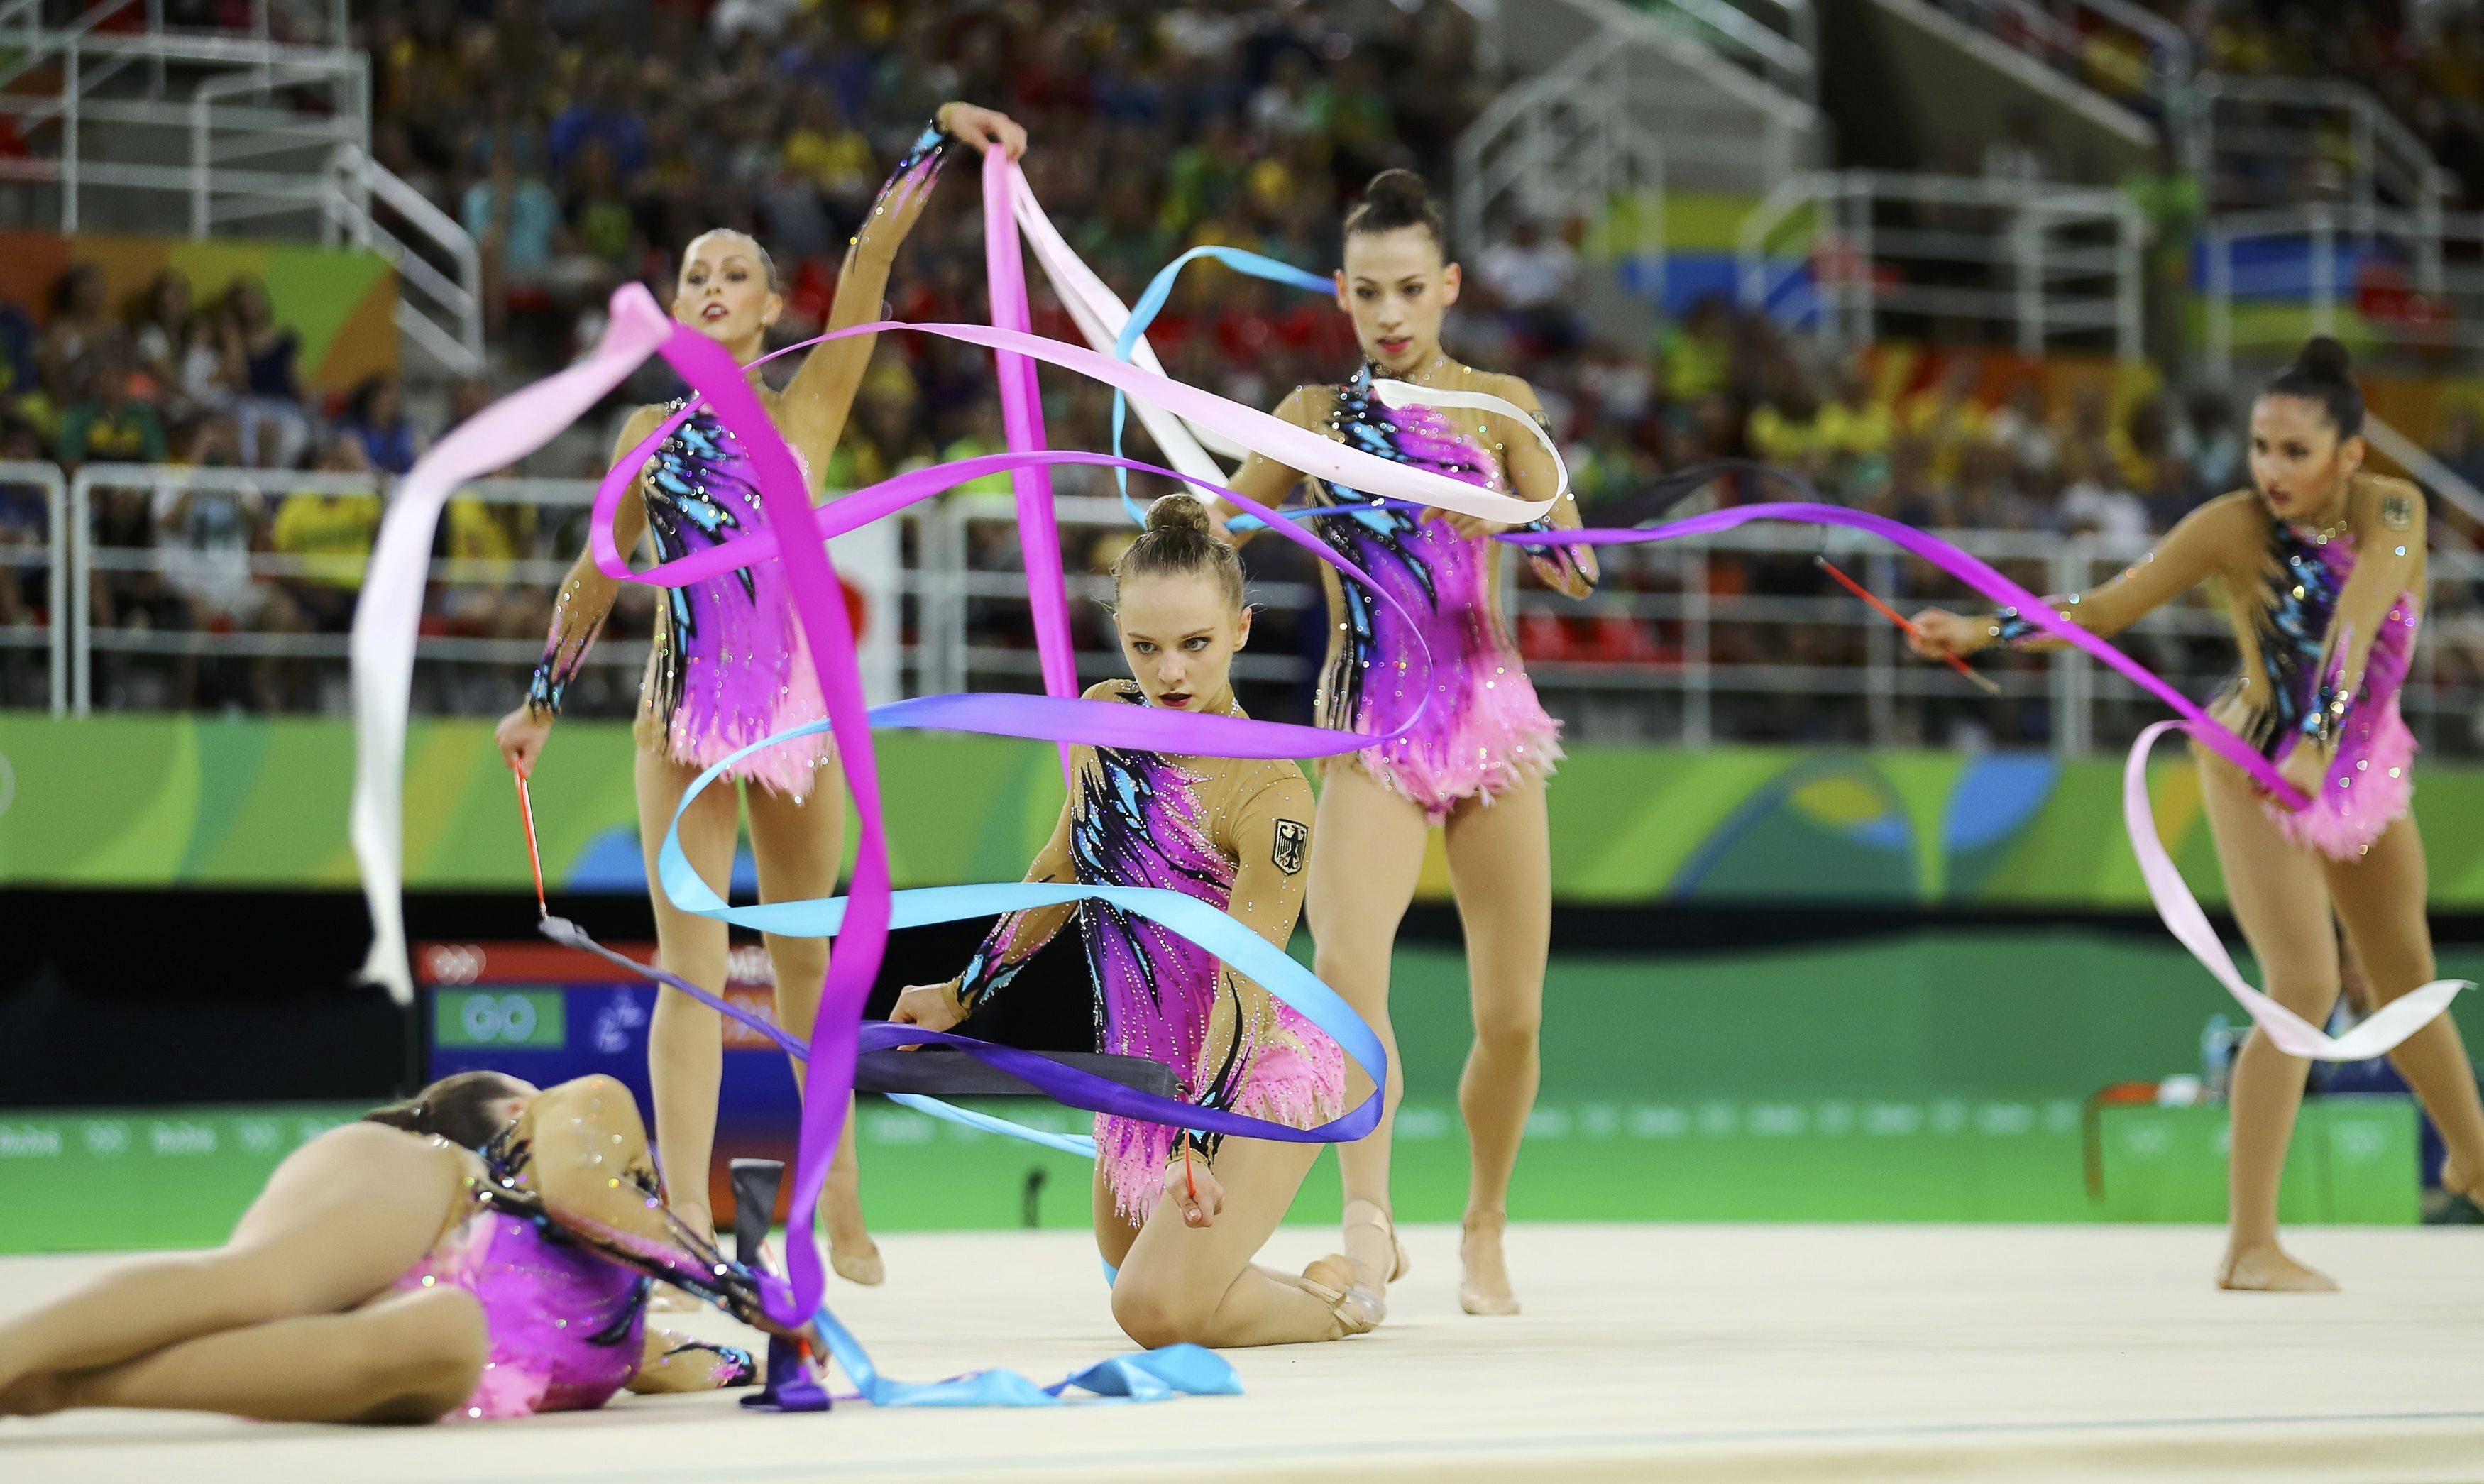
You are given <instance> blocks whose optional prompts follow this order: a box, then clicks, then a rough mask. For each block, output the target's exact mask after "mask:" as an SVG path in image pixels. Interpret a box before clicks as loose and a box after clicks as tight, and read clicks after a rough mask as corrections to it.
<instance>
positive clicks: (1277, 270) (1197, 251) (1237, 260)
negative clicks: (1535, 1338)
mask: <svg viewBox="0 0 2484 1484" xmlns="http://www.w3.org/2000/svg"><path fill="white" fill-rule="evenodd" d="M1202 257H1213V258H1215V259H1216V260H1217V261H1218V262H1221V263H1223V264H1224V265H1225V266H1227V267H1229V268H1230V269H1232V270H1233V271H1234V272H1236V273H1243V274H1248V275H1250V276H1251V277H1252V278H1255V279H1266V280H1268V281H1269V282H1270V283H1287V284H1291V285H1292V286H1294V287H1296V288H1306V289H1309V290H1310V291H1311V292H1312V293H1315V294H1324V293H1329V292H1332V291H1333V290H1334V289H1335V288H1336V287H1337V285H1336V283H1333V282H1332V281H1330V280H1328V279H1324V278H1321V277H1320V276H1319V275H1318V274H1316V273H1307V272H1305V271H1304V270H1302V269H1300V268H1297V267H1295V266H1294V265H1293V264H1292V263H1289V262H1283V261H1280V260H1278V259H1277V258H1274V257H1269V256H1264V255H1262V254H1258V253H1247V252H1244V251H1243V250H1242V249H1240V248H1229V247H1195V248H1192V249H1191V250H1190V251H1189V252H1187V253H1184V254H1182V255H1181V256H1179V257H1176V258H1175V259H1174V260H1173V261H1171V262H1169V263H1167V264H1165V265H1164V266H1163V267H1162V268H1159V269H1157V270H1156V276H1155V277H1154V278H1152V279H1149V280H1148V287H1147V292H1145V293H1143V294H1141V295H1139V302H1138V303H1137V304H1135V305H1132V306H1131V307H1130V317H1129V318H1128V319H1127V320H1125V321H1123V322H1122V325H1121V335H1120V337H1118V338H1116V339H1115V340H1114V341H1113V359H1114V360H1116V361H1129V360H1131V359H1132V357H1133V356H1134V355H1135V354H1136V353H1137V349H1138V343H1139V337H1141V336H1143V335H1145V334H1147V333H1148V326H1149V325H1152V324H1154V323H1155V322H1156V316H1157V315H1158V314H1161V313H1163V312H1164V307H1165V302H1166V301H1167V300H1169V299H1171V298H1172V297H1173V285H1174V281H1175V279H1178V278H1180V277H1181V270H1182V269H1184V268H1186V267H1188V266H1189V265H1190V264H1192V263H1194V262H1196V261H1198V260H1199V259H1200V258H1202ZM1129 410H1130V399H1129V395H1128V393H1126V392H1123V391H1120V390H1119V389H1118V388H1117V389H1115V391H1114V392H1113V451H1114V452H1115V453H1116V454H1118V453H1120V452H1121V430H1122V428H1123V426H1124V425H1125V424H1126V423H1127V421H1128V418H1129ZM1113 484H1114V487H1115V488H1116V489H1118V490H1120V491H1121V508H1123V509H1125V510H1127V511H1129V513H1130V519H1131V520H1133V521H1136V522H1137V523H1138V524H1140V525H1141V526H1145V525H1146V524H1148V513H1147V511H1145V510H1143V509H1141V508H1140V506H1139V502H1138V501H1137V500H1135V499H1131V498H1130V474H1129V471H1127V470H1124V469H1116V470H1114V471H1113ZM1243 519H1245V520H1248V519H1249V517H1247V516H1246V517H1244V518H1243ZM1255 524H1256V523H1255Z"/></svg>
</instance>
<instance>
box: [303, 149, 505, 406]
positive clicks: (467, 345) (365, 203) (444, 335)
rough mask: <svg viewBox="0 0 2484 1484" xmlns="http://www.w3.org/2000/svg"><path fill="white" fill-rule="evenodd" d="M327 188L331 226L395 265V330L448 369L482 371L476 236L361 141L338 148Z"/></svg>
mask: <svg viewBox="0 0 2484 1484" xmlns="http://www.w3.org/2000/svg"><path fill="white" fill-rule="evenodd" d="M328 185H329V189H328V193H327V197H326V211H327V218H328V220H329V221H330V222H331V223H333V224H334V226H335V229H336V230H337V231H338V233H340V234H341V235H342V236H343V238H344V240H345V241H347V242H350V243H351V244H352V245H353V246H355V247H359V248H366V249H368V250H370V251H372V252H376V253H378V254H379V255H380V256H382V257H385V258H387V259H388V261H389V263H390V265H391V266H392V267H393V268H395V269H396V277H397V300H396V327H397V329H398V331H399V332H400V333H402V334H403V335H404V336H405V337H406V338H407V339H408V340H409V341H411V342H412V343H413V344H415V345H416V346H418V347H419V348H420V349H421V350H422V351H423V352H424V354H426V355H428V356H430V357H431V358H432V359H433V360H434V361H436V362H438V363H439V364H441V365H442V366H444V367H446V369H448V370H449V371H451V372H453V373H455V374H457V375H461V376H471V375H474V374H477V373H479V372H480V371H481V370H482V369H483V364H484V363H483V259H482V254H481V252H480V251H479V250H478V249H477V248H476V247H475V245H474V239H473V237H472V236H470V235H468V233H467V231H466V229H465V228H464V227H462V226H460V225H458V223H457V222H456V221H455V220H454V219H453V218H451V217H450V216H449V215H448V214H447V213H446V212H445V211H443V210H441V209H440V208H439V207H438V206H435V205H433V204H432V203H431V202H430V201H429V200H428V199H427V198H426V197H424V196H423V194H422V193H421V192H420V191H418V190H416V189H415V188H414V187H413V186H411V185H408V184H407V183H406V182H405V181H404V180H403V179H402V178H400V177H399V176H397V175H394V174H392V172H390V171H389V170H388V169H387V167H385V166H383V165H381V164H380V163H379V162H378V161H376V160H374V159H372V158H371V157H370V155H369V154H368V153H366V152H365V150H364V149H363V148H362V147H361V146H359V145H339V146H338V148H337V150H336V152H335V154H334V155H333V156H331V158H330V162H329V177H328ZM383 212H384V213H385V216H386V220H385V221H384V220H383ZM391 221H392V222H394V223H397V224H399V225H400V226H401V227H402V228H403V229H404V230H403V231H402V232H400V231H398V230H396V229H392V227H390V226H389V225H387V223H388V222H391Z"/></svg>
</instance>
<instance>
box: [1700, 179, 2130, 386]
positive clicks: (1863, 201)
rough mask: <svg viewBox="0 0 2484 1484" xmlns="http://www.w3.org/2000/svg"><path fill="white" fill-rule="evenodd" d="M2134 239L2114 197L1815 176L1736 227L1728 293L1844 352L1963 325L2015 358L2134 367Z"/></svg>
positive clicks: (1795, 182)
mask: <svg viewBox="0 0 2484 1484" xmlns="http://www.w3.org/2000/svg"><path fill="white" fill-rule="evenodd" d="M2146 230H2147V226H2146V221H2145V219H2144V217H2143V216H2142V214H2141V212H2140V209H2139V206H2138V204H2137V202H2133V201H2132V200H2131V199H2130V198H2129V197H2128V196H2125V195H2123V194H2122V193H2121V192H2120V191H2109V190H2096V189H2086V188H2079V187H2066V186H2056V185H2047V184H2043V183H2040V182H2039V183H2032V184H2031V183H2028V182H2023V181H2012V180H1997V179H1988V178H1985V177H1982V176H1970V175H1910V174H1904V173H1901V172H1895V171H1873V170H1848V171H1835V172H1821V173H1817V174H1813V175H1797V176H1796V177H1795V178H1793V179H1791V180H1788V181H1786V182H1785V183H1784V184H1783V185H1780V186H1778V187H1777V189H1776V190H1775V191H1773V192H1771V193H1770V194H1769V198H1768V200H1766V201H1765V202H1762V203H1761V204H1760V207H1759V209H1757V210H1756V211H1754V212H1752V213H1751V215H1750V216H1749V217H1748V218H1747V219H1745V221H1744V222H1743V224H1742V234H1741V239H1740V241H1739V242H1738V244H1737V251H1736V256H1737V259H1738V280H1739V282H1738V289H1739V297H1740V299H1741V300H1742V304H1743V305H1744V306H1745V307H1747V308H1750V309H1754V310H1764V311H1766V312H1769V313H1771V314H1774V315H1776V316H1777V317H1779V318H1781V319H1786V320H1790V321H1792V322H1794V323H1796V324H1797V325H1801V326H1807V327H1808V328H1810V329H1811V330H1812V331H1814V332H1815V333H1816V334H1818V335H1819V336H1820V337H1823V339H1831V340H1837V341H1842V342H1845V343H1849V344H1861V343H1864V342H1867V341H1870V340H1875V339H1879V338H1882V337H1890V336H1898V337H1906V336H1912V337H1922V336H1923V333H1924V328H1925V326H1926V325H1927V324H1928V323H1930V322H1932V321H1946V322H1951V323H1956V322H1958V321H1965V322H1968V323H1970V324H1977V325H1981V326H1983V327H1985V328H1986V329H1987V330H1998V331H2000V332H2002V333H2003V334H2004V336H2005V337H2006V338H2007V339H2008V340H2009V341H2010V342H2011V343H2012V344H2014V345H2015V346H2016V347H2017V348H2018V349H2019V350H2021V351H2023V352H2026V353H2028V354H2040V353H2042V352H2044V351H2046V350H2049V349H2053V348H2056V347H2057V346H2058V347H2070V346H2078V345H2086V346H2088V347H2090V348H2094V347H2097V346H2102V347H2103V348H2106V349H2110V350H2111V351H2112V352H2113V353H2114V354H2116V355H2118V356H2123V357H2135V356H2137V355H2139V354H2140V352H2141V332H2142V322H2143V314H2142V292H2143V288H2144V285H2145V278H2144V274H2143V267H2142V260H2141V249H2142V247H2143V245H2144V243H2145V241H2146ZM1893 322H1894V323H1893Z"/></svg>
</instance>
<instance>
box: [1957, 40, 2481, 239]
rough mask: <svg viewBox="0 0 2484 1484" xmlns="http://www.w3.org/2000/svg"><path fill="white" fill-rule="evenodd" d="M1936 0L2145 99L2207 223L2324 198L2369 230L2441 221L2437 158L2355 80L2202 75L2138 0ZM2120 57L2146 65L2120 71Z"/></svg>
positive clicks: (2103, 84)
mask: <svg viewBox="0 0 2484 1484" xmlns="http://www.w3.org/2000/svg"><path fill="white" fill-rule="evenodd" d="M1935 3H1937V4H1938V6H1939V8H1940V9H1941V10H1943V11H1944V12H1946V13H1949V14H1951V15H1953V16H1955V17H1957V18H1958V19H1960V20H1963V21H1966V22H1967V23H1969V24H1971V25H1974V26H1976V27H1978V28H1979V29H1981V30H1982V31H1984V32H1985V33H1986V34H1987V35H1990V36H1992V37H1994V38H1995V39H1996V40H2000V41H2002V42H2003V43H2004V44H2007V45H2009V46H2011V47H2012V48H2013V49H2015V50H2017V51H2019V52H2021V53H2023V54H2025V55H2027V56H2030V57H2033V58H2035V59H2036V60H2038V61H2039V62H2041V63H2043V64H2044V65H2045V66H2046V67H2048V68H2050V69H2051V70H2053V71H2054V72H2056V73H2058V74H2061V75H2063V76H2065V77H2066V78H2068V79H2070V80H2071V81H2073V82H2077V83H2079V84H2081V85H2082V86H2085V87H2088V88H2091V89H2095V90H2097V91H2099V92H2102V93H2103V94H2106V95H2107V96H2108V97H2112V96H2113V95H2114V94H2117V93H2120V94H2125V95H2127V94H2138V95H2140V96H2142V97H2144V98H2145V99H2146V100H2147V102H2148V104H2149V105H2150V111H2151V112H2152V113H2153V114H2154V116H2155V119H2156V121H2157V123H2158V124H2159V125H2160V126H2161V127H2163V128H2164V129H2165V130H2166V131H2167V132H2168V135H2169V137H2171V138H2172V139H2174V141H2175V142H2176V143H2177V145H2178V146H2179V147H2180V148H2181V151H2182V157H2183V160H2184V163H2185V165H2186V166H2187V168H2188V169H2189V170H2190V171H2191V172H2192V174H2194V175H2197V176H2199V177H2200V179H2201V180H2202V181H2203V182H2205V183H2206V186H2207V190H2208V208H2209V211H2210V213H2211V214H2212V215H2214V214H2215V213H2218V212H2224V211H2234V210H2257V209H2263V208H2269V207H2276V206H2281V205H2288V204H2295V203H2300V202H2305V201H2307V200H2326V201H2327V202H2330V203H2332V204H2335V205H2336V206H2338V207H2340V208H2341V209H2343V210H2345V211H2347V212H2349V213H2354V214H2356V215H2357V217H2358V220H2359V224H2360V223H2362V222H2364V221H2367V220H2368V217H2369V216H2370V215H2371V214H2373V213H2379V212H2385V211H2388V210H2390V209H2391V208H2397V209H2401V210H2408V211H2414V212H2417V213H2418V214H2419V215H2424V216H2432V215H2437V214H2438V213H2439V212H2440V211H2441V209H2442V207H2443V204H2444V202H2445V201H2446V200H2447V199H2448V197H2449V195H2450V194H2451V192H2452V186H2451V183H2450V180H2449V177H2448V175H2447V174H2446V172H2444V170H2443V169H2442V167H2441V164H2440V162H2439V161H2437V160H2436V159H2435V158H2434V157H2433V154H2432V151H2431V149H2430V148H2428V147H2427V146H2426V145H2425V144H2424V143H2423V141H2422V140H2421V139H2419V138H2417V136H2416V134H2415V132H2414V131H2413V130H2412V129H2410V128H2408V127H2407V125H2406V124H2405V122H2404V121H2401V120H2400V119H2398V118H2397V116H2396V115H2394V114H2392V113H2390V111H2389V109H2388V108H2386V107H2385V106H2383V105H2382V103H2381V101H2380V99H2379V98H2377V97H2375V96H2373V95H2372V93H2371V91H2370V90H2369V89H2367V88H2365V87H2363V85H2361V84H2360V83H2354V82H2349V81H2347V80H2345V79H2343V78H2337V77H2275V76H2257V75H2246V74H2240V73H2232V72H2218V71H2203V70H2201V69H2200V67H2199V60H2200V59H2199V54H2198V48H2197V47H2196V46H2195V45H2194V44H2193V42H2192V40H2191V38H2190V37H2189V35H2188V34H2186V33H2185V32H2184V31H2183V30H2182V29H2181V28H2180V27H2179V26H2177V25H2176V24H2174V22H2173V21H2171V20H2169V19H2167V18H2166V17H2164V16H2162V15H2159V14H2156V13H2153V12H2151V11H2149V10H2147V9H2146V8H2145V7H2142V6H2139V5H2135V4H2133V3H2131V0H1935ZM2120 58H2136V59H2138V63H2137V65H2136V66H2135V67H2129V68H2128V70H2127V73H2126V75H2125V74H2124V73H2123V72H2121V71H2120V70H2117V68H2118V66H2119V64H2118V63H2117V61H2116V60H2115V59H2120ZM2099 67H2103V68H2105V69H2107V70H2108V71H2112V72H2113V73H2114V75H2107V76H2099V75H2098V68H2099ZM2116 101H2120V99H2116ZM2333 170H2334V171H2335V172H2336V174H2335V175H2334V176H2333V175H2331V174H2330V172H2332V171H2333Z"/></svg>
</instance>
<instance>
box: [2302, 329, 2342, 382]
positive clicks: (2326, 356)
mask: <svg viewBox="0 0 2484 1484" xmlns="http://www.w3.org/2000/svg"><path fill="white" fill-rule="evenodd" d="M2294 364H2295V365H2296V366H2297V367H2298V368H2299V369H2301V370H2302V371H2304V372H2305V373H2306V374H2308V375H2312V376H2317V377H2319V378H2321V379H2322V380H2324V381H2352V380H2353V379H2354V375H2353V372H2354V365H2355V358H2354V357H2353V356H2352V355H2350V354H2348V353H2347V350H2346V347H2345V345H2344V344H2343V343H2341V342H2340V341H2339V340H2338V339H2337V338H2336V337H2335V336H2327V335H2315V336H2313V337H2311V338H2309V339H2308V340H2306V341H2304V342H2303V349H2302V351H2301V352H2300V353H2298V354H2297V355H2296V356H2295V358H2294Z"/></svg>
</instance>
